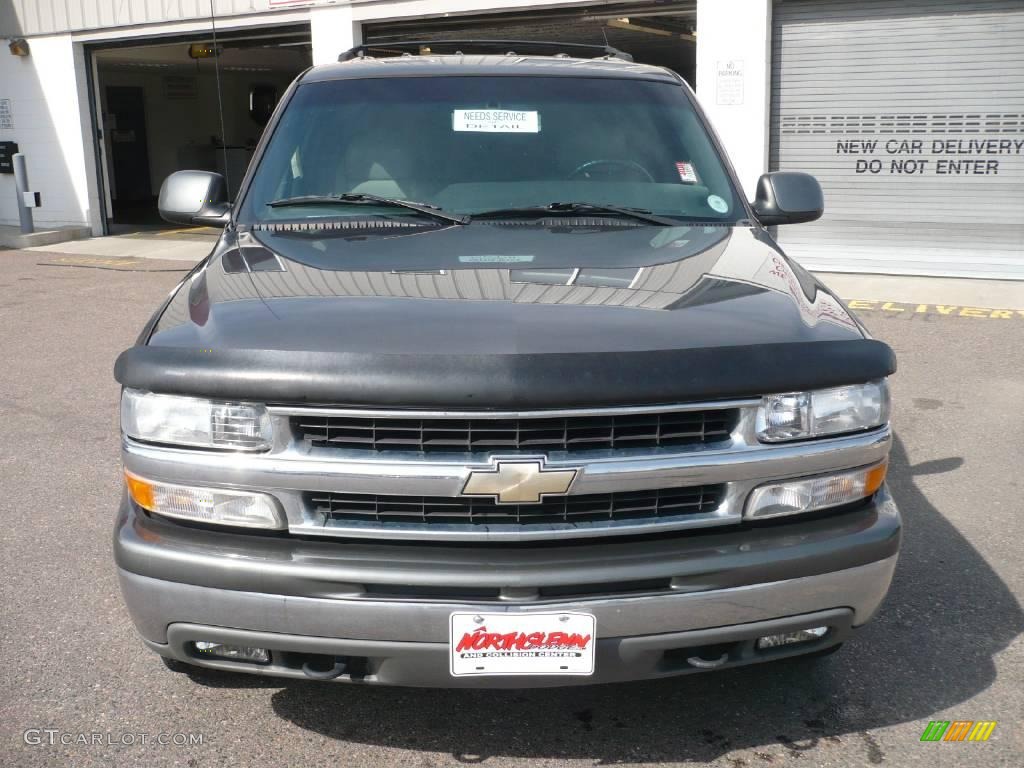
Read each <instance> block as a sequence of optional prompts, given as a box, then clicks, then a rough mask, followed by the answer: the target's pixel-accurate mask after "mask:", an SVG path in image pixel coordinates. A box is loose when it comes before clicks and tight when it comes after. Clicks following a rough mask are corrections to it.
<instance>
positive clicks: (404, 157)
mask: <svg viewBox="0 0 1024 768" xmlns="http://www.w3.org/2000/svg"><path fill="white" fill-rule="evenodd" d="M409 154H410V153H409V151H408V150H407V148H406V147H404V146H400V145H396V144H392V143H390V142H388V141H387V139H386V138H385V139H382V138H381V137H377V138H375V139H373V140H370V141H366V140H363V141H354V142H352V144H351V145H350V146H349V148H348V151H347V152H346V153H345V161H344V162H343V163H342V168H341V171H342V173H341V174H340V175H341V176H342V177H343V178H339V179H338V184H337V186H336V189H338V190H339V191H344V192H351V193H353V194H368V195H377V196H379V197H391V198H398V199H400V200H402V199H410V196H411V193H412V190H410V189H408V186H409V183H410V182H411V179H412V175H413V171H412V163H411V161H410V157H409Z"/></svg>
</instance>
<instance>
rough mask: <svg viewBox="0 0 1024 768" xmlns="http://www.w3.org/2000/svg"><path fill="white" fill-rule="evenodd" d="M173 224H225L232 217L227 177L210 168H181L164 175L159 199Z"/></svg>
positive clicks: (213, 225)
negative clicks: (208, 169)
mask: <svg viewBox="0 0 1024 768" xmlns="http://www.w3.org/2000/svg"><path fill="white" fill-rule="evenodd" d="M157 208H158V209H159V210H160V218H162V219H164V221H169V222H171V223H172V224H199V225H201V226H207V227H223V226H225V225H226V224H227V223H228V221H229V219H230V217H231V203H229V202H228V193H227V185H226V184H225V183H224V177H223V176H221V175H220V174H219V173H211V172H210V171H178V172H177V173H172V174H171V175H170V176H168V177H167V178H166V179H164V183H163V185H162V186H161V187H160V201H159V202H158V203H157Z"/></svg>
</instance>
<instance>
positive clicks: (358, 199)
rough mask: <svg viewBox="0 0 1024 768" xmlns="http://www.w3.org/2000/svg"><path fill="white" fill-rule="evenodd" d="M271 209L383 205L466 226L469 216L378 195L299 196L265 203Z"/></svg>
mask: <svg viewBox="0 0 1024 768" xmlns="http://www.w3.org/2000/svg"><path fill="white" fill-rule="evenodd" d="M267 205H269V206H270V207H271V208H284V207H286V206H290V205H385V206H390V207H392V208H405V209H406V210H409V211H416V212H417V213H422V214H423V215H424V216H430V217H432V218H435V219H437V220H438V221H445V222H448V223H449V224H468V223H469V216H460V215H459V214H457V213H448V212H447V211H444V210H442V209H441V208H438V207H437V206H436V205H430V204H428V203H414V202H412V201H411V200H395V199H393V198H390V197H379V196H378V195H367V194H363V193H345V194H342V195H299V196H297V197H285V198H282V199H280V200H271V201H270V202H269V203H267Z"/></svg>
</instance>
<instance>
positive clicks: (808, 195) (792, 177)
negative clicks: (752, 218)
mask: <svg viewBox="0 0 1024 768" xmlns="http://www.w3.org/2000/svg"><path fill="white" fill-rule="evenodd" d="M751 205H752V207H753V209H754V213H756V214H757V218H758V220H759V221H760V222H761V223H762V224H763V225H764V226H766V227H767V226H769V225H771V224H799V223H800V222H803V221H814V220H815V219H820V218H821V214H822V213H824V212H825V197H824V195H823V194H822V192H821V185H820V184H819V183H818V180H817V179H816V178H814V177H813V176H811V175H810V174H809V173H796V172H793V171H775V172H774V173H766V174H764V175H763V176H762V177H761V178H760V179H758V180H757V194H756V196H755V197H754V202H753V203H752V204H751Z"/></svg>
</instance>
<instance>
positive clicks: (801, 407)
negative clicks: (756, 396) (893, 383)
mask: <svg viewBox="0 0 1024 768" xmlns="http://www.w3.org/2000/svg"><path fill="white" fill-rule="evenodd" d="M887 421H889V387H888V385H887V384H886V383H885V380H884V379H883V380H881V381H869V382H868V383H867V384H853V385H850V386H846V387H832V388H831V389H818V390H814V391H813V392H786V393H783V394H779V395H766V396H765V397H763V398H762V399H761V407H760V408H759V409H758V412H757V437H758V439H759V440H762V441H764V442H768V443H777V442H782V441H785V440H803V439H806V438H809V437H825V436H826V435H840V434H843V433H845V432H858V431H861V430H865V429H871V428H872V427H880V426H881V425H883V424H885V423H886V422H887Z"/></svg>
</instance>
